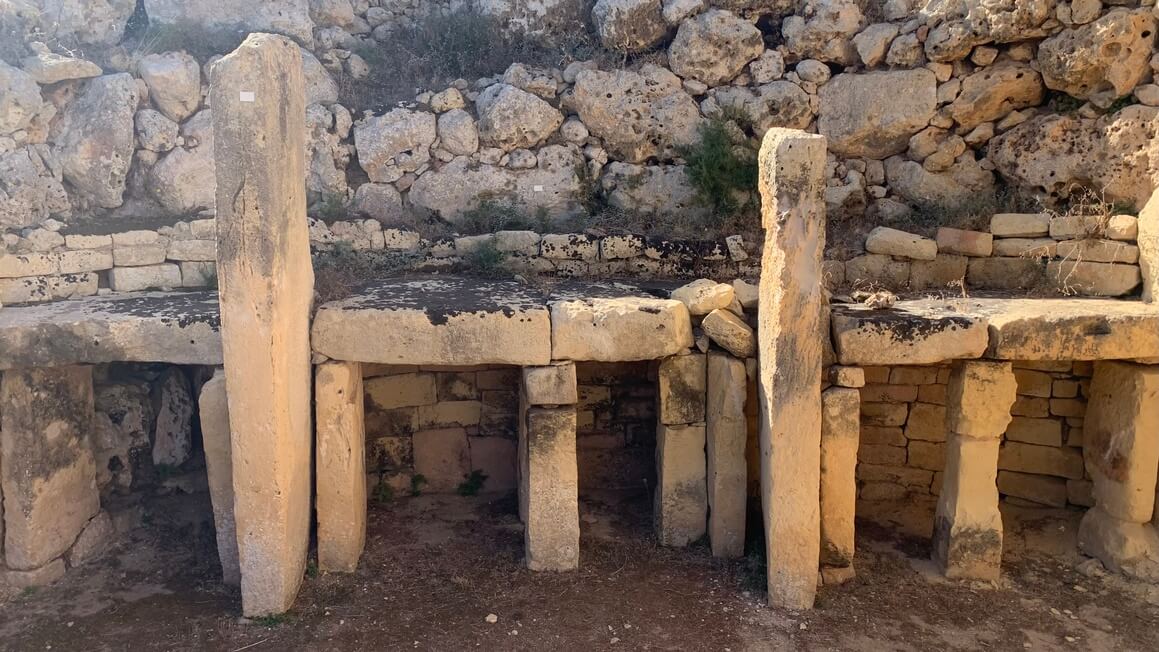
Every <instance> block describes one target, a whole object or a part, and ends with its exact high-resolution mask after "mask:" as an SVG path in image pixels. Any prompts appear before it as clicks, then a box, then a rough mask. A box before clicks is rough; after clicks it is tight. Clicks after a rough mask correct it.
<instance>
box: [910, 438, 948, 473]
mask: <svg viewBox="0 0 1159 652" xmlns="http://www.w3.org/2000/svg"><path fill="white" fill-rule="evenodd" d="M905 463H906V464H907V465H909V466H912V467H914V468H918V469H926V470H929V471H942V470H945V468H946V445H945V444H944V443H937V442H929V441H911V442H910V443H909V446H907V447H906V461H905Z"/></svg>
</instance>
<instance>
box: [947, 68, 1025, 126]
mask: <svg viewBox="0 0 1159 652" xmlns="http://www.w3.org/2000/svg"><path fill="white" fill-rule="evenodd" d="M1042 96H1043V88H1042V76H1041V75H1039V74H1038V72H1037V71H1035V70H1034V69H1033V68H1031V67H1030V66H1028V65H1026V64H1023V63H1016V62H1013V61H1009V62H1003V63H999V64H997V65H994V66H989V67H986V68H982V69H981V70H979V71H978V72H975V73H974V74H972V75H969V76H967V77H966V78H965V79H963V80H962V89H961V91H960V92H959V93H958V97H957V98H956V99H955V100H954V101H953V102H951V103H950V107H949V111H950V117H951V118H953V119H954V120H955V121H956V122H957V123H958V124H960V125H961V126H962V129H964V130H968V129H973V128H974V127H977V126H978V125H980V124H982V123H983V122H994V121H997V120H1000V119H1002V118H1004V117H1006V116H1007V115H1009V114H1010V112H1011V111H1015V110H1018V109H1024V108H1026V107H1028V106H1037V105H1039V104H1041V103H1042Z"/></svg>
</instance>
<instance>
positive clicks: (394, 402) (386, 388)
mask: <svg viewBox="0 0 1159 652" xmlns="http://www.w3.org/2000/svg"><path fill="white" fill-rule="evenodd" d="M435 387H436V386H435V374H433V373H426V372H419V373H408V374H395V375H393V376H377V377H375V378H369V379H367V380H366V384H365V390H366V400H367V402H368V403H369V404H370V405H373V406H374V407H376V408H378V409H380V410H392V409H395V408H401V407H413V406H419V405H432V404H434V403H436V402H438V394H437V390H436V388H435Z"/></svg>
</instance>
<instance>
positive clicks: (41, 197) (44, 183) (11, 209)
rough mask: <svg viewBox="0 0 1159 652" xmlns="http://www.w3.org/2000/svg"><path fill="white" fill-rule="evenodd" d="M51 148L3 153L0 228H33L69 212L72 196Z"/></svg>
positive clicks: (1, 156) (0, 164)
mask: <svg viewBox="0 0 1159 652" xmlns="http://www.w3.org/2000/svg"><path fill="white" fill-rule="evenodd" d="M52 163H53V161H52V158H51V153H50V152H49V149H48V146H47V145H31V146H28V147H23V148H20V149H17V150H14V151H11V152H7V153H4V154H0V228H11V227H16V228H20V227H25V226H32V225H34V224H38V223H40V222H42V221H44V220H45V219H46V218H48V217H51V216H53V215H65V214H67V213H68V209H69V204H68V195H66V194H65V191H64V186H62V185H61V183H60V170H59V167H57V166H55V165H53V164H52Z"/></svg>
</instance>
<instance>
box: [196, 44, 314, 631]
mask: <svg viewBox="0 0 1159 652" xmlns="http://www.w3.org/2000/svg"><path fill="white" fill-rule="evenodd" d="M213 70H214V73H213V81H212V83H211V86H210V103H211V104H212V106H213V107H214V111H213V128H214V157H215V166H216V176H217V232H218V246H217V254H218V267H217V269H218V276H219V283H218V285H219V288H220V289H219V293H220V297H221V319H222V325H223V333H222V345H223V350H224V357H225V368H226V372H225V373H226V381H227V385H228V386H229V388H230V391H229V408H230V409H229V421H230V433H231V439H232V460H233V468H234V509H235V512H234V513H235V517H236V520H237V531H238V552H239V558H240V563H241V580H242V581H241V592H242V612H243V613H244V614H245V615H246V616H251V617H252V616H262V615H268V614H277V613H282V612H284V611H286V610H287V609H289V608H290V606H291V604H293V601H294V598H295V596H296V595H297V593H298V587H299V585H300V584H301V582H302V576H303V573H304V571H305V566H306V551H307V547H308V546H309V530H310V494H311V487H310V461H311V460H310V458H311V449H312V446H311V440H312V437H311V433H312V429H311V414H310V405H311V391H310V385H311V370H310V307H311V306H310V304H311V302H312V299H313V291H312V290H313V285H314V279H313V270H312V267H311V264H310V245H309V239H308V234H307V230H306V227H307V225H306V219H305V217H306V195H305V184H303V182H302V180H303V179H305V178H306V173H305V163H304V160H303V158H304V153H305V149H306V146H305V141H304V135H305V131H306V129H305V114H306V109H305V91H304V87H303V82H302V64H301V54H300V53H299V49H298V46H297V45H295V44H294V43H293V42H292V41H290V40H289V39H286V38H284V37H279V36H271V35H268V34H251V35H250V36H249V37H248V38H247V39H246V40H245V42H244V43H242V45H241V46H240V47H238V49H237V50H235V51H234V52H233V53H231V54H229V55H227V56H226V57H225V58H223V59H221V60H220V61H218V62H217V63H216V64H215V65H214V69H213ZM251 93H252V95H251ZM251 99H252V100H253V101H250V100H251ZM243 100H244V101H243ZM255 134H260V135H262V137H261V138H255Z"/></svg>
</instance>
